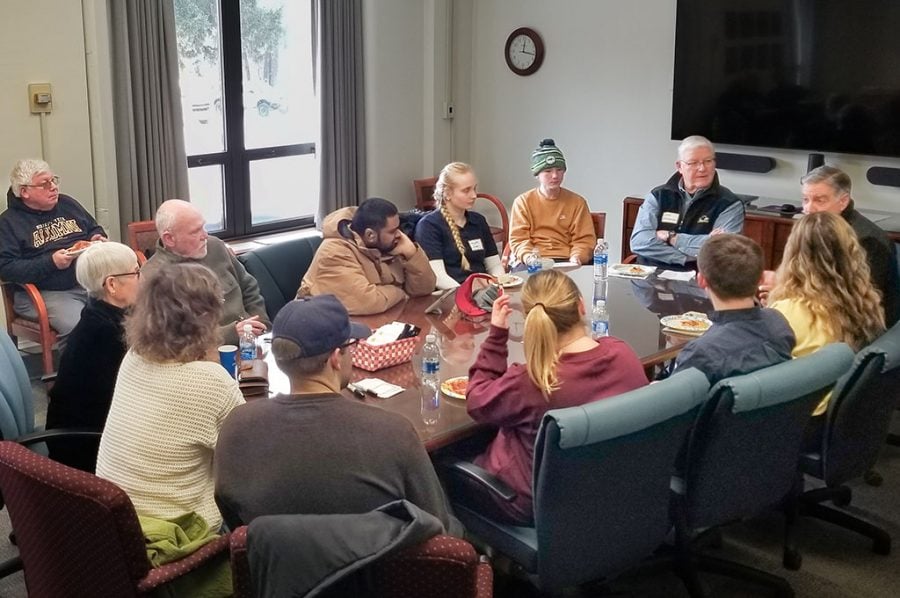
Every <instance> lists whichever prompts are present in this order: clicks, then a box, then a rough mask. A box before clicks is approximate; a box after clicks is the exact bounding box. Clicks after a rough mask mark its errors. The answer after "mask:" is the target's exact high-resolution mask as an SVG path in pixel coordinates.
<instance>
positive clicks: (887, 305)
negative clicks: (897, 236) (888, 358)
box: [841, 199, 900, 328]
mask: <svg viewBox="0 0 900 598" xmlns="http://www.w3.org/2000/svg"><path fill="white" fill-rule="evenodd" d="M853 206H854V204H853V200H852V199H851V200H850V204H849V205H848V206H847V207H846V208H844V211H843V212H841V216H843V217H844V219H845V220H846V221H847V222H848V223H849V224H850V226H851V227H852V228H853V230H854V231H855V232H856V237H857V238H858V239H859V244H860V245H862V247H863V249H865V251H866V261H867V262H868V263H869V270H870V271H871V274H872V284H873V285H875V287H876V288H877V289H878V290H879V291H881V305H882V306H883V307H884V323H885V325H886V326H887V327H888V328H890V327H891V326H893V325H894V323H896V322H897V320H898V318H900V313H898V311H900V280H898V279H900V274H898V272H897V254H896V253H895V252H894V243H893V242H892V241H891V239H890V237H888V236H887V233H886V232H884V230H882V229H881V228H879V227H878V225H876V224H875V223H874V222H872V221H871V220H869V219H868V218H866V217H865V216H863V215H862V214H860V213H859V212H857V211H856V209H855V208H854V207H853Z"/></svg>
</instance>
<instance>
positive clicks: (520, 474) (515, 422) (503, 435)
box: [466, 326, 647, 521]
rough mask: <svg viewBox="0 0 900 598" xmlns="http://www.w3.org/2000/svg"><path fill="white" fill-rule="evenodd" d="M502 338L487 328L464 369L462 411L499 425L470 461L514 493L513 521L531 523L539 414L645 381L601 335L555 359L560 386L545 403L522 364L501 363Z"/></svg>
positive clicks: (627, 355) (624, 348)
mask: <svg viewBox="0 0 900 598" xmlns="http://www.w3.org/2000/svg"><path fill="white" fill-rule="evenodd" d="M508 336H509V331H508V330H505V329H503V328H497V327H495V326H491V330H490V333H489V334H488V337H487V338H486V339H485V341H484V343H483V344H482V345H481V352H480V353H479V354H478V359H477V360H476V361H475V364H474V365H473V366H472V368H471V369H470V370H469V386H468V389H467V392H466V409H467V410H468V412H469V415H470V416H472V419H474V420H475V421H478V422H485V423H490V424H493V425H495V426H497V427H499V428H500V430H499V432H498V433H497V436H496V438H494V440H493V441H492V442H491V444H490V446H488V448H487V451H485V453H484V454H483V455H481V456H479V457H478V459H476V463H477V464H478V465H480V466H481V467H484V468H485V469H487V470H488V471H490V472H491V473H493V474H494V475H496V476H497V477H499V478H500V479H501V480H503V481H504V482H506V483H507V484H509V486H510V487H511V488H512V489H513V490H515V491H516V493H517V494H518V496H517V497H516V499H515V500H514V501H513V504H512V505H511V510H512V511H513V513H514V515H515V517H516V518H517V519H521V520H523V521H531V520H532V518H533V513H532V493H531V471H532V461H533V459H534V442H535V439H536V437H537V430H538V426H540V423H541V419H542V418H543V416H544V414H545V413H546V412H547V411H548V410H550V409H559V408H562V407H573V406H576V405H583V404H584V403H590V402H592V401H597V400H599V399H604V398H606V397H612V396H615V395H618V394H621V393H623V392H627V391H629V390H633V389H635V388H639V387H641V386H644V385H646V384H647V376H646V375H645V374H644V368H643V367H642V366H641V362H640V360H639V359H638V356H637V355H636V354H635V353H634V351H633V350H632V349H631V347H629V346H628V344H627V343H625V342H624V341H622V340H620V339H617V338H612V337H606V338H602V339H600V340H599V341H598V343H599V344H598V346H597V347H595V348H593V349H591V350H589V351H584V352H582V353H565V354H563V355H562V356H561V357H560V360H559V365H558V367H557V377H558V379H559V380H560V383H561V386H560V388H559V390H557V391H556V392H554V393H553V394H552V395H550V400H549V401H547V400H546V399H545V398H544V396H543V395H542V394H541V391H540V390H539V389H538V387H537V386H535V385H534V383H533V382H532V381H531V379H530V378H529V377H528V372H527V370H526V368H525V365H524V364H518V363H516V364H512V365H508V364H507V355H508V351H507V339H508ZM513 513H511V514H513Z"/></svg>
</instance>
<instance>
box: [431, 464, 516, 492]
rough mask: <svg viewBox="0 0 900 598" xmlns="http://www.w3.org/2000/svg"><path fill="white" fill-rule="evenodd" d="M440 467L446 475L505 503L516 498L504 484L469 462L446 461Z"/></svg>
mask: <svg viewBox="0 0 900 598" xmlns="http://www.w3.org/2000/svg"><path fill="white" fill-rule="evenodd" d="M441 465H442V467H443V468H444V469H445V471H446V472H447V474H448V475H451V476H454V477H457V478H461V479H462V480H463V481H465V482H466V483H468V484H471V485H474V486H477V487H479V488H480V489H482V490H485V491H487V492H489V493H491V494H494V495H496V496H498V497H499V498H502V499H503V500H505V501H506V502H512V501H513V500H515V498H516V496H518V495H517V494H516V491H515V490H513V489H512V488H510V487H509V486H508V485H507V484H506V482H504V481H503V480H501V479H500V478H498V477H497V476H495V475H494V474H492V473H491V472H489V471H487V470H486V469H484V468H482V467H479V466H477V465H475V464H474V463H472V462H470V461H462V460H456V461H448V462H445V463H442V464H441Z"/></svg>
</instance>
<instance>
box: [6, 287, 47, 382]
mask: <svg viewBox="0 0 900 598" xmlns="http://www.w3.org/2000/svg"><path fill="white" fill-rule="evenodd" d="M0 286H2V287H3V305H4V308H5V310H6V331H7V334H9V336H10V338H11V339H12V341H13V344H14V345H17V344H18V337H22V338H25V339H27V340H30V341H32V342H35V343H38V344H39V345H40V346H41V364H42V366H43V372H44V375H45V376H50V375H52V374H53V373H54V372H55V371H56V368H54V367H53V346H54V345H55V344H56V339H57V334H56V331H55V330H54V329H53V328H52V327H51V326H50V316H49V315H48V314H47V306H46V305H44V298H43V297H41V292H40V291H39V290H38V288H37V287H36V286H34V285H33V284H31V283H24V284H19V283H15V282H0ZM17 291H21V292H24V293H25V294H27V295H28V298H29V300H30V301H31V303H32V304H34V309H35V311H36V312H37V318H36V319H30V318H26V317H25V316H22V315H19V314H17V313H16V311H15V310H14V309H13V301H14V300H15V295H16V292H17Z"/></svg>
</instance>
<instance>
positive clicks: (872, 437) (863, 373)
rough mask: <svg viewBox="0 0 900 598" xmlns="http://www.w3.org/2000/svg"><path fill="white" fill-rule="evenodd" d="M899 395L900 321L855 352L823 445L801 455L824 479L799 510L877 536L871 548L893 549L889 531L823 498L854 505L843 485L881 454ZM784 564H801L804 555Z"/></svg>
mask: <svg viewBox="0 0 900 598" xmlns="http://www.w3.org/2000/svg"><path fill="white" fill-rule="evenodd" d="M898 399H900V324H895V325H894V327H893V328H891V329H890V330H889V331H887V332H886V333H884V334H883V335H882V336H881V337H880V338H878V339H876V340H875V341H874V342H873V343H872V344H870V345H869V346H868V347H866V348H864V349H863V350H862V351H860V352H859V353H858V354H857V355H856V359H855V360H854V362H853V367H852V368H851V369H850V371H849V372H847V373H846V374H845V375H844V376H843V377H842V378H841V379H840V380H839V381H838V383H837V385H836V386H835V389H834V393H833V394H832V397H831V399H830V401H829V403H828V411H827V412H826V414H825V416H824V417H825V423H824V425H825V428H824V431H823V433H822V439H821V444H820V445H819V446H816V447H813V448H812V450H810V451H808V452H807V453H806V454H804V455H803V456H802V459H801V461H800V470H801V471H802V472H803V473H805V474H806V475H809V476H812V477H814V478H818V479H820V480H822V481H823V482H825V486H824V487H822V488H815V489H812V490H807V491H806V492H804V493H803V494H802V495H801V496H800V513H801V515H804V516H809V517H815V518H817V519H821V520H823V521H828V522H830V523H834V524H836V525H839V526H841V527H844V528H846V529H849V530H852V531H855V532H858V533H860V534H862V535H864V536H866V537H868V538H870V539H871V540H872V551H873V552H875V553H877V554H882V555H887V554H890V552H891V536H890V535H889V534H888V532H887V531H885V530H883V529H881V528H878V527H876V526H875V525H873V524H871V523H869V522H867V521H864V520H863V519H861V518H859V517H856V516H854V515H851V514H850V513H847V512H846V511H841V510H838V509H833V508H831V507H827V506H825V505H823V504H821V503H823V502H825V501H829V500H830V501H832V502H833V503H834V504H835V505H837V506H846V505H848V504H850V500H851V498H852V493H851V490H850V488H849V487H848V486H845V485H844V484H845V483H846V482H848V481H850V480H853V479H855V478H859V477H862V476H863V475H864V474H865V473H866V472H867V471H869V470H870V469H871V467H872V465H873V464H874V463H875V461H876V459H877V458H878V452H879V450H880V449H881V446H882V445H883V444H884V440H885V437H886V436H887V431H888V427H889V425H890V421H891V416H892V414H893V412H894V409H895V408H896V406H897V402H898ZM785 566H786V567H789V568H792V569H797V568H799V567H800V559H799V558H793V555H792V558H791V559H789V560H787V561H786V562H785Z"/></svg>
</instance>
